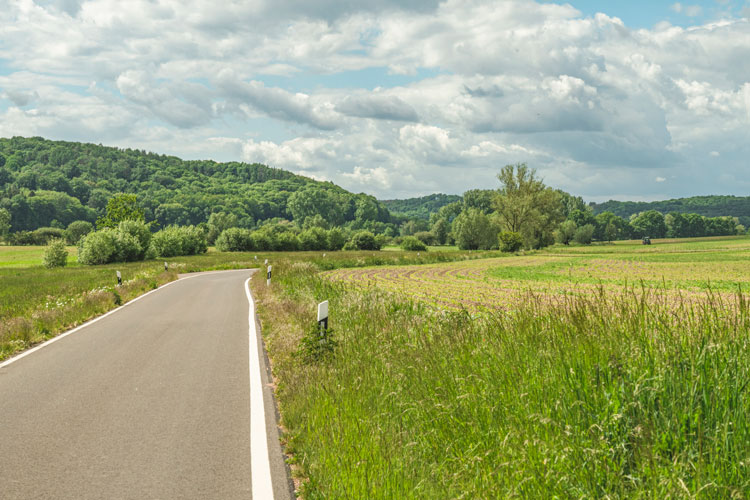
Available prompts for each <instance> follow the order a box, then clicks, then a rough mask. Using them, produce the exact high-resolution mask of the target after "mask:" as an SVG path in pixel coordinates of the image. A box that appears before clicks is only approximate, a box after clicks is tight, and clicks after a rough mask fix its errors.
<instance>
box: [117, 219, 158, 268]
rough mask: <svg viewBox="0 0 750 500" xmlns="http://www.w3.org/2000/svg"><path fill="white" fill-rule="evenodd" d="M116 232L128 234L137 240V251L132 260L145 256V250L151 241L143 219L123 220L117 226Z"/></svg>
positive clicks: (149, 231)
mask: <svg viewBox="0 0 750 500" xmlns="http://www.w3.org/2000/svg"><path fill="white" fill-rule="evenodd" d="M117 230H118V232H120V233H122V234H128V235H130V236H132V237H133V238H135V240H136V241H137V242H138V247H139V251H138V252H137V253H136V257H135V259H133V260H143V258H144V257H145V256H146V250H148V246H149V244H150V243H151V230H150V229H149V227H148V224H146V223H145V222H143V221H137V220H124V221H122V222H120V224H119V225H118V226H117Z"/></svg>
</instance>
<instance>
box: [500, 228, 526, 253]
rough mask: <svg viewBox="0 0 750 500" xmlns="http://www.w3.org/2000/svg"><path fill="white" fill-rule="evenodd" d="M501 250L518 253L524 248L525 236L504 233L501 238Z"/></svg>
mask: <svg viewBox="0 0 750 500" xmlns="http://www.w3.org/2000/svg"><path fill="white" fill-rule="evenodd" d="M499 240H500V250H502V251H503V252H517V251H519V250H520V249H521V247H522V246H523V236H521V234H520V233H516V232H513V231H503V232H502V233H500V236H499Z"/></svg>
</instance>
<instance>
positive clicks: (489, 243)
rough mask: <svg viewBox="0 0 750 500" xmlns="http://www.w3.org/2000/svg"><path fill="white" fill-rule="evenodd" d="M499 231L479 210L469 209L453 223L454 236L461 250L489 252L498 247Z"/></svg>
mask: <svg viewBox="0 0 750 500" xmlns="http://www.w3.org/2000/svg"><path fill="white" fill-rule="evenodd" d="M498 233H499V231H498V230H497V228H496V227H494V226H493V225H492V224H491V223H490V219H489V217H487V215H486V214H485V213H484V212H482V211H481V210H479V209H477V208H468V209H466V210H464V211H463V212H461V213H460V214H459V216H458V217H456V218H455V219H454V221H453V236H454V238H455V239H456V244H457V245H458V248H460V249H461V250H489V249H491V248H493V247H494V246H496V245H497V235H498Z"/></svg>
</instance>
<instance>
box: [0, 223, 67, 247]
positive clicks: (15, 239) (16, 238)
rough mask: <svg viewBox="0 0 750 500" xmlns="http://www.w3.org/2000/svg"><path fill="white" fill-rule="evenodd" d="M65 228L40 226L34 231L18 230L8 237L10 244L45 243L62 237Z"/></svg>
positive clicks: (63, 236)
mask: <svg viewBox="0 0 750 500" xmlns="http://www.w3.org/2000/svg"><path fill="white" fill-rule="evenodd" d="M64 238H65V230H63V229H60V228H58V227H40V228H39V229H36V230H34V231H18V232H17V233H12V234H11V235H9V237H8V242H9V243H10V244H11V245H46V244H47V243H49V242H50V241H51V240H53V239H64Z"/></svg>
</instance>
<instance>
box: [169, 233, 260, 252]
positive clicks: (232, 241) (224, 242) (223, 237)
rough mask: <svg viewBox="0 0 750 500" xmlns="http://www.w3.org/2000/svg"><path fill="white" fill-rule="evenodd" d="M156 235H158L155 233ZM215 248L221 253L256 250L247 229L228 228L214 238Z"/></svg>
mask: <svg viewBox="0 0 750 500" xmlns="http://www.w3.org/2000/svg"><path fill="white" fill-rule="evenodd" d="M157 234H158V233H157ZM216 248H217V249H218V250H219V251H221V252H249V251H251V250H257V247H256V246H255V241H254V239H253V238H252V236H251V233H250V230H249V229H242V228H239V227H230V228H229V229H225V230H224V231H222V232H221V234H220V235H219V237H218V238H216Z"/></svg>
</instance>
